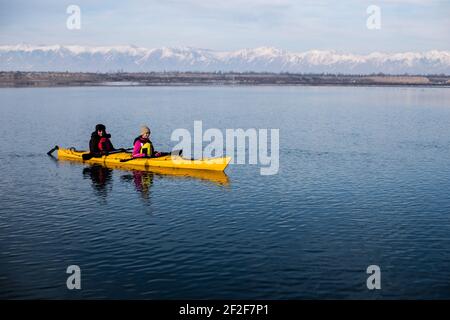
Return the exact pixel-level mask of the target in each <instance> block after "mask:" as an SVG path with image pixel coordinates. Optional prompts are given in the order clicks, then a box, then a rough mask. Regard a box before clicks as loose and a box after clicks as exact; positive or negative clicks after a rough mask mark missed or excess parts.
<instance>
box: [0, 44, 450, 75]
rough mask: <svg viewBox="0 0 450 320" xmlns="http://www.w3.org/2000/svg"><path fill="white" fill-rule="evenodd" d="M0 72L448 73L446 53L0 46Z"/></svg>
mask: <svg viewBox="0 0 450 320" xmlns="http://www.w3.org/2000/svg"><path fill="white" fill-rule="evenodd" d="M0 70H1V71H72V72H115V71H118V70H121V71H127V72H150V71H202V72H214V71H224V72H227V71H238V72H248V71H253V72H292V73H343V74H369V73H386V74H404V73H410V74H450V52H449V51H437V50H433V51H428V52H423V53H421V52H404V53H381V52H373V53H370V54H367V55H358V54H352V53H339V52H336V51H326V50H310V51H306V52H289V51H285V50H280V49H277V48H273V47H258V48H253V49H241V50H236V51H213V50H208V49H198V48H192V47H181V48H170V47H162V48H153V49H149V48H142V47H137V46H132V45H126V46H100V47H89V46H77V45H69V46H62V45H40V46H33V45H28V44H17V45H4V46H0Z"/></svg>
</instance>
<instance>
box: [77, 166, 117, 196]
mask: <svg viewBox="0 0 450 320" xmlns="http://www.w3.org/2000/svg"><path fill="white" fill-rule="evenodd" d="M83 177H84V178H90V179H91V181H92V188H93V189H94V191H95V192H96V193H97V195H98V196H100V197H102V198H106V196H107V194H108V188H107V187H108V185H110V184H111V179H112V170H111V169H108V168H106V167H103V166H101V165H93V166H91V167H87V168H84V169H83Z"/></svg>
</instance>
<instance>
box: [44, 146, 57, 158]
mask: <svg viewBox="0 0 450 320" xmlns="http://www.w3.org/2000/svg"><path fill="white" fill-rule="evenodd" d="M58 149H59V147H58V146H55V147H54V148H53V149H51V150H50V151H49V152H47V154H48V155H49V156H51V155H52V153H53V152H55V151H56V150H58Z"/></svg>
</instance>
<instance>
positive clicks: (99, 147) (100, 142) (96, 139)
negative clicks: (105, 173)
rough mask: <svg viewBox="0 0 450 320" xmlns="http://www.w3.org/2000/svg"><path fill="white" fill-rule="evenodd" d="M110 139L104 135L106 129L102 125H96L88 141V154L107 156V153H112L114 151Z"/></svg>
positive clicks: (109, 136) (106, 134) (107, 135)
mask: <svg viewBox="0 0 450 320" xmlns="http://www.w3.org/2000/svg"><path fill="white" fill-rule="evenodd" d="M110 139H111V135H110V134H109V133H106V127H105V126H104V125H103V124H98V125H96V126H95V131H94V132H92V134H91V140H90V141H89V150H90V152H91V153H92V154H108V152H111V151H114V150H115V149H114V146H113V145H112V143H111V140H110Z"/></svg>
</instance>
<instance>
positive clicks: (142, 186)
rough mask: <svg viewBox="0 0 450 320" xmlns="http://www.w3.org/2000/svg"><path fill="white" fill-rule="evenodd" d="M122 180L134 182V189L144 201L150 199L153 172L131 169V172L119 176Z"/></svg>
mask: <svg viewBox="0 0 450 320" xmlns="http://www.w3.org/2000/svg"><path fill="white" fill-rule="evenodd" d="M121 179H122V181H127V182H128V181H130V182H133V183H134V187H135V189H136V191H137V192H138V193H139V194H140V195H141V196H142V199H143V200H145V201H148V200H150V188H151V186H152V184H153V179H154V174H153V173H152V172H145V171H133V172H132V173H131V174H126V175H123V176H121Z"/></svg>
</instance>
